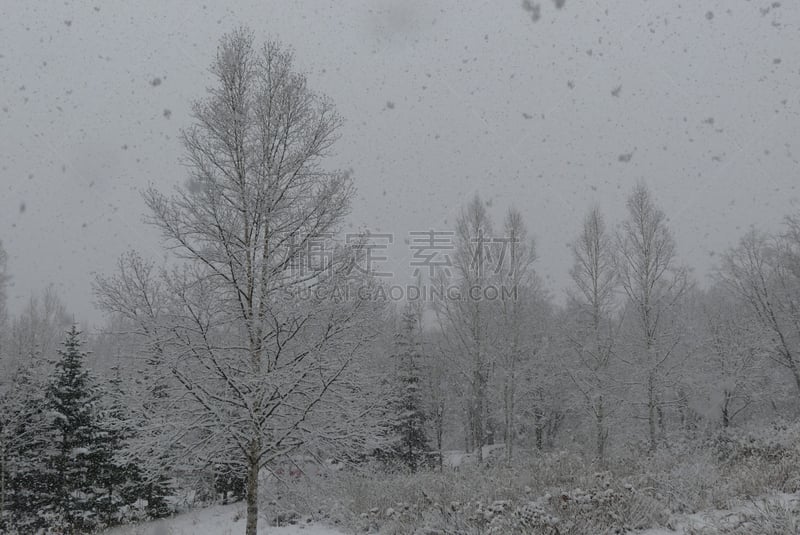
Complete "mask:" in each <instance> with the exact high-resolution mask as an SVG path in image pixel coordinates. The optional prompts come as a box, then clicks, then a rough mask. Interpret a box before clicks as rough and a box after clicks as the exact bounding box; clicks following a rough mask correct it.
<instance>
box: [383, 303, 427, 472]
mask: <svg viewBox="0 0 800 535" xmlns="http://www.w3.org/2000/svg"><path fill="white" fill-rule="evenodd" d="M419 335H420V327H419V318H418V316H417V314H416V313H415V311H414V309H413V307H412V306H406V308H405V309H404V311H403V313H402V316H401V318H400V327H399V332H398V333H397V335H396V339H395V351H396V352H395V354H394V361H395V367H396V375H395V377H396V380H397V384H396V385H395V388H394V390H395V394H394V396H395V399H394V403H393V406H394V407H393V408H394V412H395V414H394V425H393V426H392V432H393V434H394V440H393V442H394V443H393V444H392V456H393V457H394V458H396V459H398V460H399V461H400V462H402V463H403V464H405V466H406V467H407V468H408V469H409V470H410V471H411V472H416V471H417V469H418V468H419V467H420V466H421V465H422V464H423V463H424V462H425V459H426V456H427V452H428V449H429V447H428V436H427V419H428V418H427V413H426V411H425V406H424V404H423V398H422V377H421V367H420V364H421V361H422V359H423V355H422V351H421V344H420V340H419Z"/></svg>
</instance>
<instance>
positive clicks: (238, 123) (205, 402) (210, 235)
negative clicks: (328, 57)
mask: <svg viewBox="0 0 800 535" xmlns="http://www.w3.org/2000/svg"><path fill="white" fill-rule="evenodd" d="M211 72H212V73H213V75H214V77H215V80H216V85H215V86H214V87H212V88H211V89H210V90H209V94H208V96H207V98H205V99H203V100H200V101H198V102H196V103H195V104H194V107H193V117H194V121H195V123H194V125H193V126H192V127H191V128H189V129H188V130H186V131H185V132H184V133H183V144H184V146H185V148H186V165H187V167H188V169H189V172H190V177H189V182H188V184H187V185H186V186H185V187H180V188H178V189H177V190H176V192H175V193H174V194H173V195H171V196H167V195H164V194H163V193H161V192H160V191H158V190H157V189H155V188H152V187H151V188H150V189H148V190H147V191H146V192H145V195H144V197H145V201H146V203H147V206H148V208H149V210H150V216H149V219H148V221H149V223H150V224H152V225H153V226H155V227H156V228H157V229H158V230H159V231H160V232H161V234H162V236H163V238H164V241H165V245H166V246H167V247H168V248H169V249H170V250H171V251H173V252H174V253H175V255H176V256H177V258H178V259H179V260H180V261H181V262H179V264H178V265H177V266H175V267H174V268H171V269H169V270H166V269H165V270H163V271H162V272H161V273H160V274H159V275H158V276H157V277H155V276H154V273H153V272H152V270H151V269H150V268H148V267H147V266H145V265H142V264H140V265H139V266H138V267H136V266H134V265H133V264H131V263H128V265H127V268H128V269H127V271H124V268H126V266H125V265H123V266H122V267H123V271H122V272H121V273H119V274H117V275H115V276H113V277H109V278H103V277H101V278H99V279H98V281H97V286H96V289H97V294H98V297H99V301H100V303H101V304H102V305H103V306H104V307H105V308H106V309H107V310H110V311H112V312H116V313H119V314H122V315H125V316H127V317H128V318H130V319H132V320H133V321H134V322H136V324H137V326H138V328H139V332H140V334H142V335H144V336H145V337H146V341H147V345H148V346H149V347H150V348H151V350H152V358H153V359H155V360H160V361H161V362H160V363H159V367H160V368H161V369H162V370H166V371H167V372H168V375H169V376H168V377H167V378H165V380H164V385H165V387H166V388H168V389H169V391H170V392H169V393H168V395H164V396H163V397H162V399H163V405H164V406H162V407H161V408H162V410H163V409H164V408H168V409H169V410H170V411H171V412H170V414H169V418H166V417H165V415H163V413H162V417H161V420H160V421H161V423H162V424H164V425H165V426H166V427H167V428H168V429H169V430H170V431H171V432H172V434H171V440H172V441H173V443H174V444H175V445H176V446H178V445H182V446H183V450H182V452H183V453H184V455H187V456H192V457H194V458H197V459H198V460H201V461H203V462H208V463H211V462H215V463H227V464H228V465H230V466H231V467H232V468H233V469H236V470H240V471H241V472H240V473H241V474H242V475H243V476H244V478H245V480H246V499H247V526H246V533H247V534H248V535H255V533H256V529H257V521H258V491H259V471H260V470H261V469H262V468H265V467H267V466H269V465H270V463H271V462H272V461H274V460H275V459H277V458H278V457H280V456H283V455H287V454H289V453H290V452H292V451H294V450H296V449H297V448H300V447H302V446H303V445H304V444H306V442H307V441H308V440H309V439H310V438H309V437H314V440H315V441H330V440H337V439H348V440H349V439H355V437H356V436H357V435H358V433H357V432H355V431H354V429H352V428H351V427H349V426H348V425H346V424H341V422H340V420H341V417H342V413H345V412H347V411H348V410H349V408H350V407H349V406H348V403H349V402H350V401H352V400H353V399H354V397H356V398H357V392H354V390H355V389H357V384H356V383H354V382H352V381H350V380H349V373H350V371H351V370H352V367H353V366H354V362H355V359H356V358H357V356H358V355H360V352H361V350H362V347H363V343H364V341H365V337H367V336H368V334H369V330H368V329H366V328H365V323H366V320H367V319H369V318H370V317H374V315H375V310H374V307H376V306H379V303H377V302H375V301H373V302H369V301H367V300H362V299H357V298H351V297H352V295H348V294H347V293H346V292H348V290H350V289H353V290H354V289H355V288H354V286H356V285H359V284H362V283H363V284H368V283H369V282H368V279H367V278H364V277H361V278H359V277H352V275H353V273H354V271H353V267H354V262H357V261H358V256H357V255H356V254H355V251H354V250H353V248H352V247H348V246H341V245H339V246H337V245H336V244H335V243H334V240H333V237H334V234H335V233H336V232H337V231H338V230H339V226H340V225H341V223H342V222H343V218H344V217H345V216H346V215H347V213H348V210H349V204H350V199H351V197H352V192H353V189H352V186H351V180H350V178H349V176H348V175H347V173H343V172H338V171H337V172H331V171H327V170H325V169H324V168H323V166H322V161H323V159H324V157H325V156H326V155H328V154H329V152H330V149H331V147H332V145H333V143H334V141H335V140H336V139H337V131H338V129H339V126H340V124H341V120H340V118H339V116H338V115H337V114H336V112H335V110H334V108H333V106H332V104H331V103H330V102H329V101H328V100H327V99H326V98H324V97H322V96H320V95H317V94H315V93H314V92H313V91H311V90H310V89H309V88H308V87H307V84H306V78H305V77H304V76H303V75H301V74H298V73H297V72H296V71H295V70H294V68H293V58H292V54H291V53H290V52H289V51H287V50H285V49H284V48H282V47H281V46H280V45H278V44H276V43H268V44H267V45H266V46H264V47H263V48H262V49H260V50H257V49H255V48H254V46H253V37H252V35H251V34H250V33H249V32H248V31H245V30H240V31H236V32H234V33H232V34H229V35H226V36H225V37H224V38H223V39H222V41H221V44H220V46H219V49H218V52H217V57H216V61H215V62H214V64H213V66H212V69H211ZM320 251H323V254H320ZM315 255H319V256H315ZM131 281H133V284H131ZM367 307H372V309H371V310H366V309H367ZM337 388H339V389H340V390H338V391H337ZM326 401H328V402H330V403H332V404H333V405H330V406H326V405H325V402H326ZM316 411H324V413H325V416H326V418H324V419H320V418H315V412H316ZM337 414H338V415H339V417H338V418H337V417H335V416H337ZM326 420H327V421H326Z"/></svg>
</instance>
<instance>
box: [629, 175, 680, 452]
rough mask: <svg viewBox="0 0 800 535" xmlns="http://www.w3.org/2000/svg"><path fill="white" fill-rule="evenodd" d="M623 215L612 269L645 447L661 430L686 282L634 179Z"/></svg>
mask: <svg viewBox="0 0 800 535" xmlns="http://www.w3.org/2000/svg"><path fill="white" fill-rule="evenodd" d="M627 207H628V218H627V219H626V220H625V221H624V222H623V223H622V228H621V230H620V232H619V233H618V236H617V271H618V272H619V277H620V279H619V280H620V285H621V286H622V288H623V290H624V291H625V294H626V296H627V298H628V299H627V306H628V309H629V313H628V314H626V317H627V319H628V320H629V321H631V322H632V323H631V329H630V335H631V336H630V338H629V340H628V341H629V350H630V355H629V357H628V358H629V359H630V360H628V363H629V364H630V365H631V366H632V368H633V369H634V370H637V371H638V372H639V377H638V378H636V379H634V381H635V382H636V383H637V384H638V386H641V387H643V389H644V393H643V397H644V401H643V402H641V404H642V405H644V407H645V410H646V412H647V416H646V419H647V425H648V436H649V447H650V450H651V451H652V450H655V449H656V447H657V444H658V436H659V428H661V430H662V431H663V424H664V422H665V420H664V407H665V403H666V401H665V399H664V394H665V389H666V387H668V386H670V381H671V379H670V377H671V376H672V375H673V374H674V373H675V372H676V371H678V369H679V366H680V361H681V358H680V355H679V351H680V350H681V346H680V342H681V336H682V331H681V323H680V317H679V309H680V305H681V299H682V298H683V297H684V295H685V294H686V292H687V289H688V288H689V287H690V282H689V278H688V273H687V270H686V268H684V267H682V266H680V265H678V263H677V254H676V251H675V240H674V239H673V237H672V233H671V232H670V230H669V228H668V227H667V220H666V216H665V215H664V212H662V211H661V210H660V209H659V208H658V207H657V206H656V204H655V202H654V201H653V198H652V194H651V193H650V191H649V190H648V189H647V187H646V186H645V185H644V184H642V183H639V184H637V185H636V186H635V187H634V189H633V192H632V193H631V195H630V196H629V197H628V202H627Z"/></svg>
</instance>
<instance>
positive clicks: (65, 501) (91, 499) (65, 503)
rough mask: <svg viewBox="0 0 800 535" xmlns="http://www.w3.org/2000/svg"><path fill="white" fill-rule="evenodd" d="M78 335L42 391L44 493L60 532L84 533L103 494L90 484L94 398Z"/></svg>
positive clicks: (70, 338)
mask: <svg viewBox="0 0 800 535" xmlns="http://www.w3.org/2000/svg"><path fill="white" fill-rule="evenodd" d="M80 334H81V333H80V332H79V331H78V330H77V328H76V327H75V326H73V327H72V328H71V329H70V330H69V331H68V332H67V337H66V340H65V341H64V349H62V350H59V352H58V353H59V355H60V356H61V358H60V359H59V360H58V362H56V365H55V371H54V373H53V376H52V377H51V379H50V384H49V385H48V389H47V395H46V399H47V408H48V411H49V416H50V417H51V426H50V437H51V441H50V447H49V451H48V452H47V457H46V459H47V460H46V466H45V470H46V473H45V476H44V477H45V480H46V481H47V487H48V490H49V496H48V497H47V498H48V499H47V506H46V507H45V510H46V511H47V512H48V513H49V514H51V515H52V516H53V519H54V521H55V519H58V521H60V522H61V523H63V525H64V528H66V529H71V530H78V531H86V530H89V529H91V528H93V527H94V525H95V523H96V522H97V520H98V519H97V513H98V511H97V501H98V499H99V498H100V493H101V492H102V490H101V489H98V488H97V487H96V486H95V481H93V479H94V476H95V475H96V471H95V467H94V466H93V461H94V460H95V458H96V455H97V453H98V452H97V450H96V447H97V438H98V431H99V430H98V427H97V422H96V421H95V414H96V411H97V409H98V403H99V393H98V392H97V390H96V389H95V388H94V387H93V385H92V382H91V379H90V377H89V372H88V371H87V370H86V369H84V367H83V360H84V358H85V357H86V355H87V354H86V352H84V351H82V350H81V340H80Z"/></svg>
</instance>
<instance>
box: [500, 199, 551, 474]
mask: <svg viewBox="0 0 800 535" xmlns="http://www.w3.org/2000/svg"><path fill="white" fill-rule="evenodd" d="M502 239H503V240H504V241H505V243H506V247H507V250H506V251H505V253H504V254H505V257H504V258H503V259H502V264H503V265H502V266H499V268H500V269H499V273H498V277H497V282H498V284H499V285H500V287H501V291H500V292H499V293H498V295H499V306H500V310H499V321H498V325H497V329H498V330H499V331H500V332H502V336H500V337H498V339H497V342H496V344H497V346H496V351H497V352H498V353H499V358H498V361H497V367H498V374H499V375H500V376H501V377H500V382H501V390H502V415H503V416H502V420H503V443H504V447H505V457H506V462H507V463H509V464H510V463H511V461H512V459H513V452H514V440H515V439H516V421H517V418H518V417H519V407H518V406H517V402H518V398H519V394H520V393H519V387H520V378H521V376H522V375H523V374H524V370H523V369H522V368H523V366H525V365H528V366H530V365H531V361H532V358H531V357H532V355H533V354H534V353H536V350H535V348H534V345H535V342H536V338H537V334H541V332H538V333H537V330H538V331H541V328H539V329H537V328H536V327H537V325H536V323H537V321H536V318H535V317H534V316H535V315H536V312H537V305H538V304H539V303H538V302H539V301H541V300H542V293H543V292H542V289H541V285H540V283H539V280H538V278H537V276H536V273H535V272H534V270H533V268H532V265H533V262H534V261H535V260H536V247H535V244H534V242H533V240H532V239H530V238H529V237H528V230H527V228H526V227H525V222H524V220H523V219H522V214H521V213H520V212H519V211H518V210H516V209H514V208H510V209H509V210H508V212H507V213H506V217H505V221H504V224H503V236H502ZM498 261H500V259H498ZM539 327H541V326H539Z"/></svg>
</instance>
